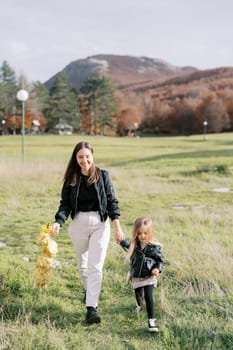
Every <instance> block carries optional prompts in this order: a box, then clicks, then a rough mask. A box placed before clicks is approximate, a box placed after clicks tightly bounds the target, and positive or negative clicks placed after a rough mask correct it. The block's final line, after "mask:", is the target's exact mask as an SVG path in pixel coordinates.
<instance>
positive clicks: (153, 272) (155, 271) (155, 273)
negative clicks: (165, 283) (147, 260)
mask: <svg viewBox="0 0 233 350" xmlns="http://www.w3.org/2000/svg"><path fill="white" fill-rule="evenodd" d="M151 274H152V276H156V277H157V276H158V275H159V269H153V270H152V271H151Z"/></svg>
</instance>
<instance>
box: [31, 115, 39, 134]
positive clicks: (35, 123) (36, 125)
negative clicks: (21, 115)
mask: <svg viewBox="0 0 233 350" xmlns="http://www.w3.org/2000/svg"><path fill="white" fill-rule="evenodd" d="M39 132H40V122H39V120H37V119H33V121H32V126H31V133H32V134H38V133H39Z"/></svg>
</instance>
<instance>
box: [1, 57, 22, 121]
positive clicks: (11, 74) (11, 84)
mask: <svg viewBox="0 0 233 350" xmlns="http://www.w3.org/2000/svg"><path fill="white" fill-rule="evenodd" d="M18 89H19V85H18V82H17V78H16V75H15V71H14V70H13V69H12V68H11V67H10V66H9V64H8V63H7V61H3V64H2V66H1V67H0V115H1V117H2V118H5V119H6V118H7V116H8V115H11V114H12V113H13V110H14V106H15V101H16V94H17V91H18Z"/></svg>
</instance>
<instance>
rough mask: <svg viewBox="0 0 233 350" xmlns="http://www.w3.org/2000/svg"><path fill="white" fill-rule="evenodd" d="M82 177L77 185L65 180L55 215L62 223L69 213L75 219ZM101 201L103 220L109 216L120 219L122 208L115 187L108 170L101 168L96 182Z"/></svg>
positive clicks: (58, 221) (100, 208)
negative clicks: (119, 205)
mask: <svg viewBox="0 0 233 350" xmlns="http://www.w3.org/2000/svg"><path fill="white" fill-rule="evenodd" d="M80 182H81V181H80V178H79V180H78V182H77V184H76V185H74V186H71V185H69V184H67V183H66V182H64V184H63V187H62V191H61V201H60V205H59V208H58V211H57V213H56V215H55V221H56V222H57V223H59V224H60V225H62V224H64V222H65V221H66V220H67V218H68V217H69V215H70V216H71V218H72V219H73V218H74V217H75V215H76V214H77V212H78V210H77V198H78V194H79V188H80ZM94 186H95V189H96V193H97V198H98V202H99V214H100V218H101V221H105V220H106V219H107V217H108V216H109V217H110V218H111V219H112V220H114V219H118V218H119V216H120V209H119V207H118V200H117V198H116V196H115V192H114V188H113V185H112V182H111V179H110V176H109V173H108V171H106V170H101V171H100V177H99V179H98V180H97V181H96V182H95V183H94Z"/></svg>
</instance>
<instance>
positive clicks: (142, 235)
mask: <svg viewBox="0 0 233 350" xmlns="http://www.w3.org/2000/svg"><path fill="white" fill-rule="evenodd" d="M137 237H138V240H139V242H140V243H141V244H147V243H148V242H149V235H148V232H147V231H146V228H145V227H140V229H139V231H138V235H137Z"/></svg>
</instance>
